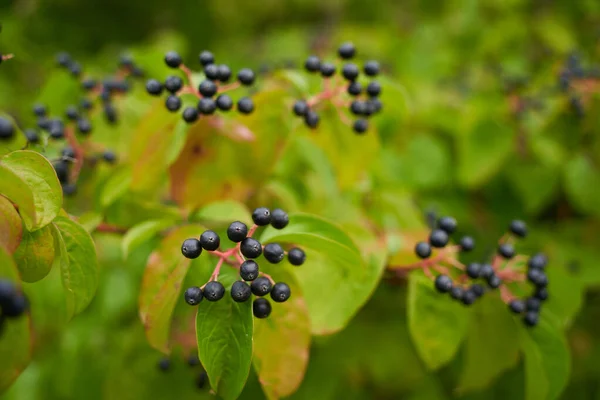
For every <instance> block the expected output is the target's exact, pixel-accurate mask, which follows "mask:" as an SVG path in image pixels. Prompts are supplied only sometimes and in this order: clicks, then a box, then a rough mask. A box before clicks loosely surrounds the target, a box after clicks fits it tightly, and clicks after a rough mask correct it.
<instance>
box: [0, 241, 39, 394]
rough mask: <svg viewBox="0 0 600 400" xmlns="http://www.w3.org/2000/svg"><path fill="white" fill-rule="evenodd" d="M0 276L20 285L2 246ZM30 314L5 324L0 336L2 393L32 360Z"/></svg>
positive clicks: (7, 321)
mask: <svg viewBox="0 0 600 400" xmlns="http://www.w3.org/2000/svg"><path fill="white" fill-rule="evenodd" d="M0 276H1V277H2V278H3V279H8V280H10V281H12V282H14V283H15V284H16V285H19V276H18V273H17V268H16V266H15V264H14V262H13V260H12V258H11V257H10V255H9V254H8V253H7V252H6V250H4V248H2V247H1V246H0ZM30 323H31V321H30V318H29V313H27V314H26V315H23V316H21V317H19V318H14V319H8V320H6V321H5V322H4V326H3V331H2V335H1V336H0V360H2V367H1V368H0V393H1V392H4V390H5V389H6V388H8V387H9V386H10V385H11V384H12V383H13V382H14V380H15V379H17V377H18V376H19V375H20V374H21V372H22V371H23V369H24V368H25V367H26V366H27V364H28V363H29V360H30V359H31V345H32V344H31V329H30Z"/></svg>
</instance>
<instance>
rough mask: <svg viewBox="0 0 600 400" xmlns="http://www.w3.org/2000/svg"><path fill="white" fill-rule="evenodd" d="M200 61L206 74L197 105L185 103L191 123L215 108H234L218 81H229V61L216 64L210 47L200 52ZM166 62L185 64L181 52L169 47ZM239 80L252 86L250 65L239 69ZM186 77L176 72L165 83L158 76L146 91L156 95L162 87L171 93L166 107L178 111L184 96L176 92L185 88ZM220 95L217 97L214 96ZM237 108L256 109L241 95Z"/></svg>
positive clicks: (243, 110) (242, 110)
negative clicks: (220, 90) (220, 91)
mask: <svg viewBox="0 0 600 400" xmlns="http://www.w3.org/2000/svg"><path fill="white" fill-rule="evenodd" d="M199 61H200V64H202V67H203V68H204V76H205V77H206V79H205V80H203V81H202V82H201V83H200V85H199V86H198V94H199V96H200V99H199V100H198V104H197V105H196V107H192V106H189V107H186V108H185V109H184V110H183V114H182V117H183V119H184V121H186V122H188V123H193V122H195V121H196V120H197V119H198V118H199V117H200V115H212V114H214V113H215V111H217V110H220V111H229V110H231V109H232V108H233V100H232V99H231V97H230V96H229V95H228V94H226V93H221V94H219V84H220V83H221V84H223V83H227V82H229V80H230V79H231V76H232V72H231V68H229V66H228V65H226V64H215V57H214V55H213V54H212V53H211V52H209V51H203V52H201V53H200V55H199ZM165 63H166V64H167V65H168V66H169V67H171V68H180V67H183V64H182V59H181V56H180V55H179V54H178V53H176V52H174V51H169V52H168V53H167V54H166V55H165ZM237 80H238V81H239V82H240V84H242V85H244V86H251V85H252V84H253V83H254V81H255V74H254V71H252V70H251V69H249V68H243V69H241V70H239V71H238V73H237ZM184 86H185V85H184V82H183V79H182V78H181V77H179V76H177V75H170V76H168V77H167V78H166V79H165V81H164V83H161V82H160V81H158V80H156V79H149V80H148V81H147V82H146V91H147V92H148V93H149V94H151V95H153V96H160V95H161V94H162V92H163V89H164V90H166V91H167V92H168V93H169V95H168V97H167V99H166V100H165V106H166V107H167V110H169V111H171V112H176V111H178V110H179V109H180V108H181V106H182V101H181V98H180V97H179V96H178V95H177V94H178V93H179V92H180V91H181V90H182V89H183V88H184ZM215 96H217V97H216V98H214V97H215ZM237 110H238V111H239V112H240V113H242V114H250V113H252V111H254V103H253V102H252V99H251V98H250V97H242V98H240V99H239V100H238V101H237Z"/></svg>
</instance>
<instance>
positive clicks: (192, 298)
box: [183, 286, 204, 306]
mask: <svg viewBox="0 0 600 400" xmlns="http://www.w3.org/2000/svg"><path fill="white" fill-rule="evenodd" d="M183 297H184V299H185V302H186V303H188V304H189V305H190V306H197V305H198V304H200V302H201V301H202V298H203V297H204V295H203V294H202V289H200V288H199V287H198V286H192V287H190V288H187V289H186V291H185V293H184V294H183Z"/></svg>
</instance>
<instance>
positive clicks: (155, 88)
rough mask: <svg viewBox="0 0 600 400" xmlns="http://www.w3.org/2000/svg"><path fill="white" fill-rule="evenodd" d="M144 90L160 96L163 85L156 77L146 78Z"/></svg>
mask: <svg viewBox="0 0 600 400" xmlns="http://www.w3.org/2000/svg"><path fill="white" fill-rule="evenodd" d="M146 91H147V92H148V94H151V95H152V96H160V94H161V93H162V91H163V85H162V83H160V82H159V81H158V80H156V79H148V81H147V82H146Z"/></svg>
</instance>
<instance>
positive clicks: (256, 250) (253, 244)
mask: <svg viewBox="0 0 600 400" xmlns="http://www.w3.org/2000/svg"><path fill="white" fill-rule="evenodd" d="M240 251H241V252H242V255H243V256H244V257H246V258H257V257H259V256H260V255H261V254H262V245H261V244H260V242H259V241H258V240H256V239H253V238H245V239H244V240H242V242H241V243H240Z"/></svg>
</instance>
